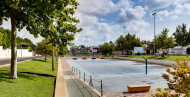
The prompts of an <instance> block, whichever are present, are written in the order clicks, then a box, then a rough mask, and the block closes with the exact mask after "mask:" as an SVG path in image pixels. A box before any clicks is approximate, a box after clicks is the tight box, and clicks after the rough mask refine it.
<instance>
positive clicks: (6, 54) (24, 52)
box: [0, 46, 33, 58]
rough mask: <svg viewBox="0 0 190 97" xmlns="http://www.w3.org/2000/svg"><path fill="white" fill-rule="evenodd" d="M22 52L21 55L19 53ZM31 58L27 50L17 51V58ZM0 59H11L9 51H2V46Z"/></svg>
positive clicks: (0, 47)
mask: <svg viewBox="0 0 190 97" xmlns="http://www.w3.org/2000/svg"><path fill="white" fill-rule="evenodd" d="M21 52H22V53H21ZM21 56H22V57H31V56H33V52H29V51H28V49H22V51H21V49H17V57H21ZM0 58H11V49H5V50H4V49H3V46H0Z"/></svg>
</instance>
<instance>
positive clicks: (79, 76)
mask: <svg viewBox="0 0 190 97" xmlns="http://www.w3.org/2000/svg"><path fill="white" fill-rule="evenodd" d="M79 79H80V70H79Z"/></svg>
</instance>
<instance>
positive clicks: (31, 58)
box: [0, 56, 42, 66]
mask: <svg viewBox="0 0 190 97" xmlns="http://www.w3.org/2000/svg"><path fill="white" fill-rule="evenodd" d="M36 58H42V56H33V57H23V58H17V62H21V61H26V60H33V59H36ZM5 64H11V59H10V58H6V59H0V66H1V65H5Z"/></svg>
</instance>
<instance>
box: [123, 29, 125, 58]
mask: <svg viewBox="0 0 190 97" xmlns="http://www.w3.org/2000/svg"><path fill="white" fill-rule="evenodd" d="M123 28H124V35H123V37H124V43H123V44H124V48H123V55H125V26H124V27H123Z"/></svg>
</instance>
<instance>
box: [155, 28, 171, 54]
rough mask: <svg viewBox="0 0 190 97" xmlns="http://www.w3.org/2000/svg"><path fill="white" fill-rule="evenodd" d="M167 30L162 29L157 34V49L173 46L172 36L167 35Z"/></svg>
mask: <svg viewBox="0 0 190 97" xmlns="http://www.w3.org/2000/svg"><path fill="white" fill-rule="evenodd" d="M168 32H169V30H168V29H167V28H165V29H163V31H162V32H161V33H160V34H158V35H157V37H156V38H157V39H156V41H157V42H156V43H157V44H156V45H158V49H162V51H163V50H164V49H169V48H173V47H174V40H173V38H172V37H168ZM162 57H164V51H163V55H162Z"/></svg>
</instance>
